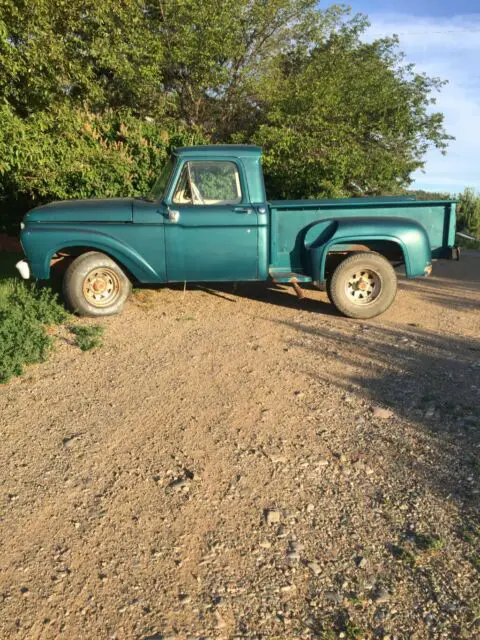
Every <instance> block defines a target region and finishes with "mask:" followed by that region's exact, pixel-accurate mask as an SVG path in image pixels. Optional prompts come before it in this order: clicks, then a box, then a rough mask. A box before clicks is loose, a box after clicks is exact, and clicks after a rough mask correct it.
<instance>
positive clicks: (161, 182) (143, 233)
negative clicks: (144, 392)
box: [17, 145, 455, 318]
mask: <svg viewBox="0 0 480 640" xmlns="http://www.w3.org/2000/svg"><path fill="white" fill-rule="evenodd" d="M454 240H455V202H454V201H448V200H439V201H436V200H435V201H417V200H415V199H413V198H403V197H386V198H353V199H345V200H293V201H281V202H276V201H268V200H267V196H266V193H265V186H264V180H263V173H262V167H261V149H260V148H259V147H255V146H251V145H206V146H198V147H183V148H179V149H176V150H175V151H174V153H173V155H172V157H171V158H170V160H169V161H168V162H167V164H166V165H165V167H164V169H163V171H162V172H161V175H160V176H159V178H158V180H157V182H156V183H155V185H154V186H153V189H152V191H151V193H150V194H149V195H148V196H147V197H146V198H121V199H108V200H72V201H65V202H53V203H51V204H47V205H44V206H40V207H37V208H36V209H33V210H32V211H30V212H29V213H27V214H26V216H25V218H24V220H23V222H22V232H21V243H22V247H23V250H24V253H25V256H26V260H22V261H21V262H19V263H18V265H17V268H18V270H19V272H20V273H21V275H22V276H23V277H24V278H29V277H31V276H33V277H34V278H37V279H39V280H45V279H49V278H50V276H51V265H52V264H54V263H55V262H56V261H58V260H61V259H63V260H65V261H66V262H68V268H67V269H66V270H65V273H64V277H63V291H64V295H65V298H66V300H67V303H68V304H69V306H70V307H71V308H72V309H73V310H74V311H76V312H78V313H80V314H82V315H90V316H105V315H110V314H114V313H118V312H119V311H121V309H122V307H123V305H124V303H125V301H126V300H127V298H128V296H129V294H130V291H131V286H132V285H131V283H132V281H133V282H140V283H152V284H153V283H162V282H164V283H167V282H186V281H189V282H238V281H266V280H269V279H270V280H272V281H274V282H281V283H291V284H293V286H294V287H295V290H296V292H297V293H298V294H299V295H300V296H301V295H302V290H301V288H300V287H301V283H307V282H311V283H313V284H314V285H315V286H318V287H320V288H322V287H326V290H327V293H328V296H329V298H330V300H331V302H332V303H333V304H334V305H335V306H336V307H337V309H339V311H341V312H342V313H343V314H344V315H346V316H349V317H351V318H372V317H374V316H376V315H378V314H380V313H382V312H383V311H385V310H386V309H387V308H388V307H389V306H390V304H391V303H392V302H393V300H394V298H395V294H396V289H397V277H396V272H395V268H394V267H396V266H399V265H402V264H403V265H405V271H406V275H407V277H408V278H417V277H424V276H428V275H429V274H430V272H431V270H432V258H451V257H453V256H454V255H455V246H454Z"/></svg>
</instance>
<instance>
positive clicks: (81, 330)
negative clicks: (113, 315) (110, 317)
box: [69, 324, 104, 351]
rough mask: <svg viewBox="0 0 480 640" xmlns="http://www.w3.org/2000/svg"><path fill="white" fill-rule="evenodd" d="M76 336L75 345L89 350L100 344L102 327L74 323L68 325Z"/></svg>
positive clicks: (83, 349)
mask: <svg viewBox="0 0 480 640" xmlns="http://www.w3.org/2000/svg"><path fill="white" fill-rule="evenodd" d="M69 329H70V331H71V332H72V333H73V334H74V335H75V336H76V340H77V345H78V346H79V347H80V349H81V350H82V351H89V350H90V349H94V348H95V347H101V346H102V336H103V332H104V328H103V327H102V326H101V325H98V324H97V325H93V326H85V325H79V324H75V325H72V326H71V327H69Z"/></svg>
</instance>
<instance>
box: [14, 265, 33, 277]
mask: <svg viewBox="0 0 480 640" xmlns="http://www.w3.org/2000/svg"><path fill="white" fill-rule="evenodd" d="M15 267H16V268H17V271H18V273H19V274H20V275H21V276H22V278H23V279H24V280H28V279H29V278H30V276H31V272H30V265H29V264H28V262H27V261H26V260H20V262H17V264H16V265H15Z"/></svg>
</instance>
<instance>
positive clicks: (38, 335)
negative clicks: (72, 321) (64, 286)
mask: <svg viewBox="0 0 480 640" xmlns="http://www.w3.org/2000/svg"><path fill="white" fill-rule="evenodd" d="M18 259H19V257H18V255H17V254H9V253H2V254H0V383H4V382H7V381H8V380H9V379H10V378H11V377H12V376H16V375H21V374H22V373H23V370H24V366H25V365H27V364H33V363H36V362H43V361H44V360H45V359H46V358H47V356H48V352H49V351H50V349H51V346H52V339H51V337H50V336H49V335H48V334H47V332H46V328H47V327H48V326H52V325H55V324H59V323H61V322H64V321H65V320H66V319H67V317H68V313H67V312H66V311H65V309H64V308H63V307H62V306H61V305H60V304H59V302H58V300H57V296H56V294H54V293H53V292H52V291H51V289H49V288H47V287H43V288H40V287H38V286H37V285H35V284H31V283H24V282H23V281H22V280H21V279H20V278H18V277H16V276H15V262H16V261H17V260H18Z"/></svg>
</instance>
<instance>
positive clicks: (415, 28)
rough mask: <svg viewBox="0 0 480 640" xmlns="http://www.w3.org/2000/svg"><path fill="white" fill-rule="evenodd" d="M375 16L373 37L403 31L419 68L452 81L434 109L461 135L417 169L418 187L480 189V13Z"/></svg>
mask: <svg viewBox="0 0 480 640" xmlns="http://www.w3.org/2000/svg"><path fill="white" fill-rule="evenodd" d="M369 18H370V21H371V27H370V28H369V30H368V32H367V37H368V39H373V38H377V37H381V36H386V35H391V34H393V33H396V34H398V36H399V38H400V49H401V50H402V51H404V52H405V54H406V56H407V61H408V62H413V63H415V65H416V69H417V71H419V72H421V71H424V72H426V73H427V75H430V76H437V77H440V78H442V79H444V80H448V85H446V86H445V87H444V88H443V89H442V91H441V92H440V93H439V94H437V96H436V98H437V104H436V105H435V106H434V108H435V110H438V111H441V112H442V113H443V114H444V115H445V128H446V129H447V132H448V133H449V134H450V135H453V136H454V137H455V140H454V141H452V142H451V143H450V146H449V149H448V152H447V155H446V156H442V155H441V154H440V152H439V151H436V150H434V149H433V150H430V151H429V152H428V153H427V156H426V165H425V169H424V172H420V171H418V172H416V174H415V175H414V178H415V185H414V186H417V187H418V188H427V189H428V188H434V189H436V190H445V191H456V192H458V191H461V190H463V188H464V187H465V186H473V187H475V188H476V189H478V190H480V13H478V14H473V15H463V16H462V15H458V16H454V17H453V18H452V17H450V18H430V17H416V16H409V15H403V14H376V15H375V14H374V15H370V16H369Z"/></svg>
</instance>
